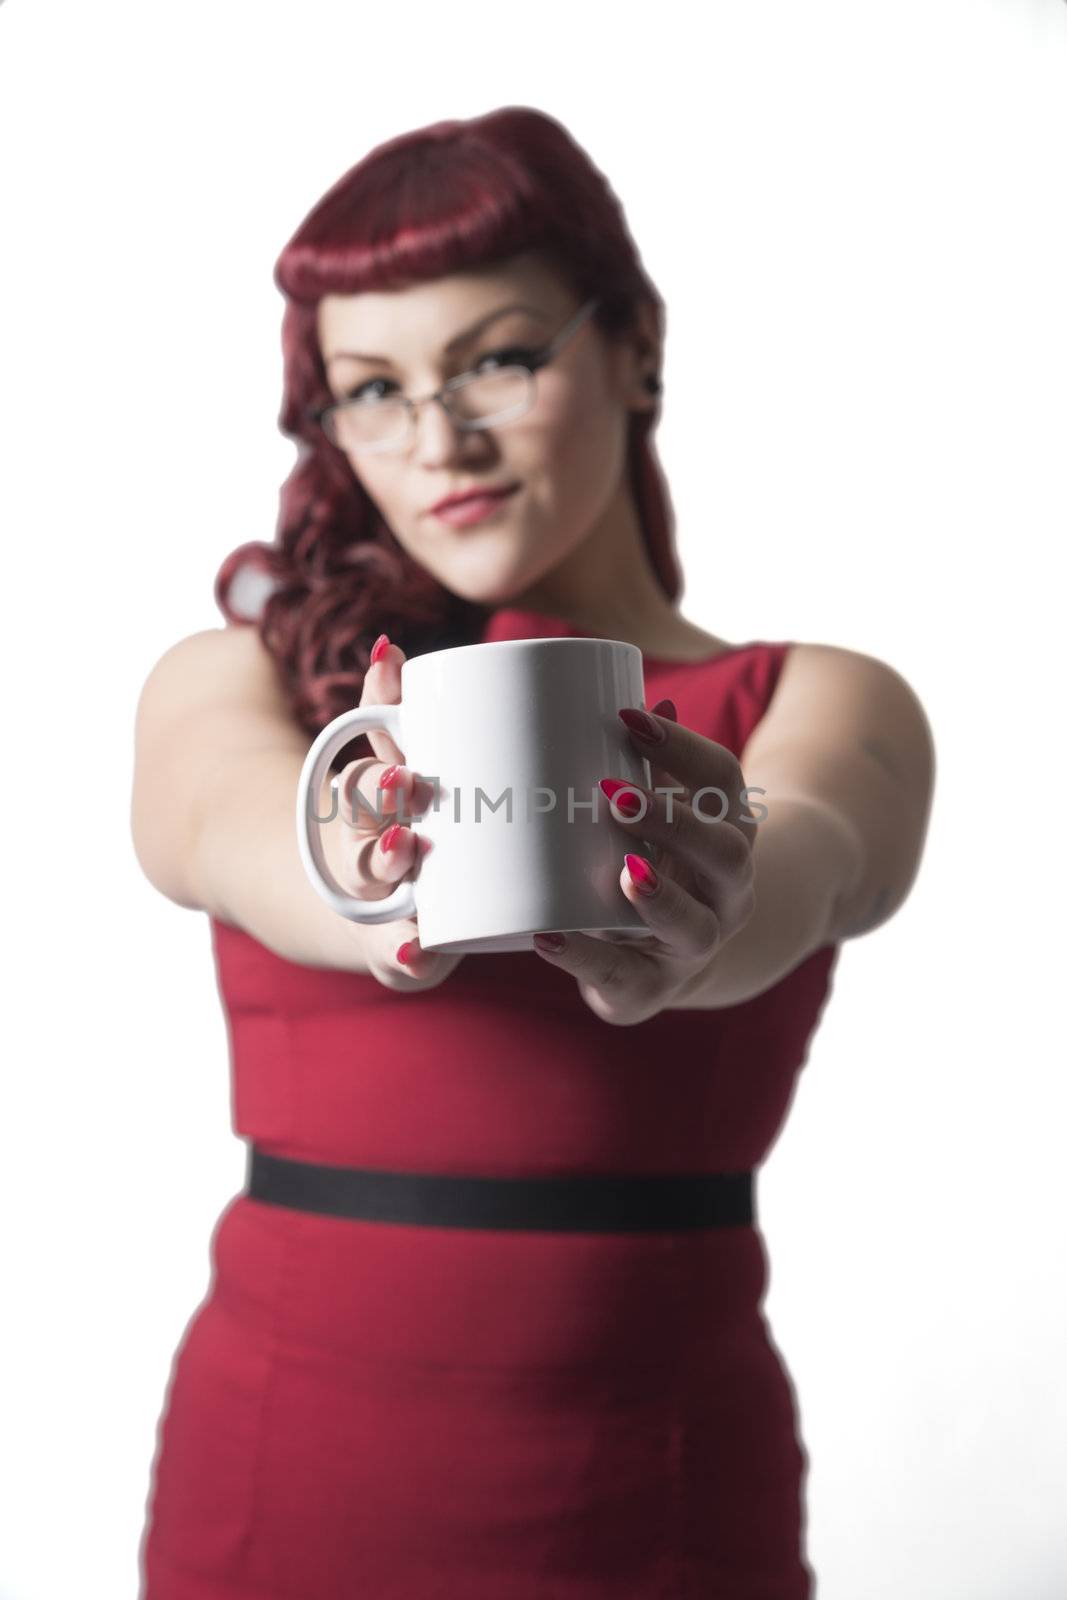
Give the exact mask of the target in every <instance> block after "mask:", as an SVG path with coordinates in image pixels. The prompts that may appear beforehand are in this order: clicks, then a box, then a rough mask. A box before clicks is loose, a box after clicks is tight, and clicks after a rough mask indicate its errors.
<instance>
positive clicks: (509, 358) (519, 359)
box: [474, 345, 537, 372]
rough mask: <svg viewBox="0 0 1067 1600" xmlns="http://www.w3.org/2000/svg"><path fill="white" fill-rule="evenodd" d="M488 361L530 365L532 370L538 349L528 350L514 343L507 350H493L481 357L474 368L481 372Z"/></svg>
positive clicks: (510, 364) (511, 364)
mask: <svg viewBox="0 0 1067 1600" xmlns="http://www.w3.org/2000/svg"><path fill="white" fill-rule="evenodd" d="M487 361H495V362H496V363H497V365H498V366H500V367H512V366H519V367H529V368H530V369H531V371H532V370H533V367H534V366H535V365H536V362H537V351H536V350H527V349H525V348H523V347H521V346H519V345H513V346H512V347H511V348H510V349H507V350H492V351H490V353H489V354H488V355H484V356H482V357H481V358H480V359H479V361H478V365H477V366H476V367H475V369H474V370H475V371H476V372H480V371H481V369H482V367H483V365H484V364H485V362H487Z"/></svg>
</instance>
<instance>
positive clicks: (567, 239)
mask: <svg viewBox="0 0 1067 1600" xmlns="http://www.w3.org/2000/svg"><path fill="white" fill-rule="evenodd" d="M525 251H538V252H541V253H543V254H544V256H545V257H546V259H547V260H548V261H549V262H550V263H551V264H552V265H553V266H554V267H555V268H556V269H557V270H558V271H559V272H560V273H561V275H562V276H563V277H564V279H565V280H566V281H567V282H568V283H569V284H570V285H571V286H572V288H573V290H574V292H575V293H576V294H578V295H579V296H580V297H581V298H582V299H585V298H587V297H589V296H592V295H595V296H597V298H598V300H599V305H598V307H597V310H596V311H595V313H594V317H595V320H596V321H597V322H598V323H599V324H600V326H601V328H602V329H603V330H604V331H605V333H608V334H609V335H610V334H619V333H623V332H626V331H627V330H629V329H630V328H632V327H633V325H634V318H635V312H636V309H637V306H638V304H639V303H640V302H641V301H644V300H647V301H651V302H652V304H653V305H654V306H655V308H656V315H657V318H658V319H659V327H660V332H661V333H662V328H663V303H662V301H661V299H660V296H659V294H658V293H657V291H656V289H655V287H654V285H653V284H652V282H651V280H650V279H649V278H648V277H647V275H646V274H645V272H644V269H643V268H642V266H641V264H640V261H639V258H638V254H637V250H636V247H635V245H634V243H633V241H632V239H631V237H630V234H629V232H628V230H627V227H626V224H625V221H624V218H623V214H622V209H621V207H620V205H619V202H618V200H617V199H616V198H615V195H614V194H613V192H612V190H611V188H610V186H609V184H608V182H607V180H606V179H605V178H604V176H603V175H602V174H601V173H600V172H599V171H598V170H597V169H596V167H594V166H593V164H592V162H591V161H590V160H589V158H588V156H586V154H585V153H584V151H582V150H581V149H580V147H579V146H578V145H577V144H576V143H575V142H574V140H573V139H572V138H571V137H570V135H569V134H568V133H567V132H566V130H565V129H564V128H563V127H562V126H561V125H560V124H559V123H558V122H556V121H555V120H554V119H553V118H551V117H549V116H546V115H545V114H544V113H543V112H540V111H536V110H533V109H531V108H528V107H525V106H506V107H504V108H503V109H501V110H498V111H493V112H490V113H488V114H487V115H485V116H481V117H474V118H470V119H467V120H450V121H447V122H438V123H434V124H432V125H431V126H429V127H427V128H422V129H418V130H416V131H415V132H412V133H406V134H403V135H402V136H400V137H398V138H395V139H391V140H389V141H388V142H387V143H385V144H381V145H379V146H378V147H377V148H376V149H374V150H372V151H370V153H369V154H368V155H366V156H364V158H363V159H362V160H361V161H359V162H357V164H356V165H355V166H354V167H352V168H351V169H350V170H349V171H348V172H346V173H345V174H344V176H343V177H342V178H341V179H340V180H339V181H338V182H337V183H335V184H334V185H333V187H332V188H331V189H329V190H328V191H327V193H326V194H325V195H323V197H322V198H321V199H320V200H319V201H318V203H317V204H316V205H315V206H314V207H313V208H312V210H311V211H310V212H309V213H308V215H307V216H306V217H305V218H304V221H303V222H302V223H301V224H300V226H299V228H298V229H297V230H296V232H295V233H294V234H293V236H292V238H291V239H290V240H289V242H288V244H287V245H286V246H285V248H284V250H283V251H282V253H281V255H280V256H279V258H278V261H277V263H276V265H275V268H274V281H275V283H276V284H277V286H278V288H279V289H280V290H281V291H282V293H283V295H284V296H285V299H286V305H285V310H284V313H283V317H282V353H283V362H284V391H283V399H282V409H281V413H280V415H279V419H278V421H279V426H280V428H281V430H282V432H283V433H285V434H287V435H288V436H289V437H290V438H292V439H294V440H295V441H296V444H297V460H296V464H295V465H294V467H293V469H292V471H291V473H290V474H289V477H288V478H287V479H286V481H285V483H284V484H283V485H282V488H281V492H280V496H279V500H280V511H279V517H278V523H277V531H276V536H275V540H274V543H273V544H267V543H264V542H262V541H254V542H252V543H248V544H242V545H240V546H239V547H238V548H237V549H236V550H233V551H231V553H230V554H229V555H228V556H227V557H226V559H225V561H224V562H223V563H222V566H221V567H220V569H219V571H218V574H217V576H216V578H215V599H216V602H217V604H218V606H219V608H220V610H221V611H222V613H223V615H224V616H225V617H226V620H227V621H228V622H232V623H245V624H250V623H254V624H255V625H256V626H257V627H258V628H259V630H260V635H261V637H262V639H263V642H264V644H265V646H266V648H267V649H268V650H269V652H270V653H271V655H272V656H273V657H274V659H275V661H276V663H277V665H278V668H279V671H280V674H281V677H282V680H283V683H284V685H285V688H286V690H287V693H288V695H289V699H290V703H291V705H292V708H293V712H294V715H295V717H296V718H297V720H298V722H299V723H300V724H301V725H302V726H303V727H304V728H305V729H306V731H307V732H308V733H309V734H310V735H312V736H314V735H315V734H316V733H317V732H318V731H319V729H320V728H323V727H325V725H326V723H327V722H330V721H331V720H332V719H333V718H334V717H336V716H337V715H338V714H339V713H340V712H341V711H344V710H347V709H348V708H349V707H351V706H353V705H356V704H357V703H358V701H359V699H360V696H361V694H362V691H363V678H364V674H365V672H366V670H367V667H368V665H369V660H370V651H371V648H372V646H373V644H374V641H375V639H376V638H377V637H378V635H379V634H380V633H383V632H384V633H388V635H389V637H390V638H391V639H393V640H395V642H396V643H397V644H399V645H400V646H401V648H402V649H403V650H404V652H405V654H406V655H408V656H414V655H418V654H420V653H422V652H423V651H425V650H431V649H441V648H444V647H446V646H447V645H450V644H467V643H473V642H476V641H477V640H478V639H479V638H480V637H481V636H482V630H483V628H484V625H485V623H486V621H487V620H488V617H489V616H490V615H491V613H492V610H493V609H494V607H492V606H484V605H480V604H477V603H475V602H472V601H469V600H465V599H463V598H462V597H460V596H458V595H455V594H453V593H451V591H450V590H448V589H447V588H445V587H444V586H443V585H442V584H441V583H439V582H438V580H437V579H436V578H434V577H432V576H431V574H429V573H428V572H427V571H426V570H425V568H423V567H422V566H421V565H420V564H419V563H418V562H416V561H415V560H414V559H413V558H412V557H411V556H410V555H409V554H408V552H407V551H406V550H405V549H404V548H403V546H402V545H401V544H400V543H399V542H398V540H397V539H396V538H395V536H394V535H393V533H392V531H391V530H390V529H389V528H388V527H387V526H386V524H385V522H384V521H383V519H382V517H381V515H380V514H379V512H378V510H377V507H376V506H375V505H374V504H373V502H372V501H371V499H370V497H369V496H368V495H367V493H366V491H365V490H364V489H363V487H362V485H361V484H360V483H359V482H358V480H357V479H356V477H355V475H354V473H353V472H352V469H351V466H350V464H349V462H348V460H347V458H346V457H345V456H344V454H343V453H342V452H341V451H340V450H338V449H337V448H336V447H335V446H334V445H332V444H330V442H329V441H328V440H327V439H326V438H325V436H324V435H323V433H322V431H321V429H320V428H319V427H318V426H317V424H315V423H314V422H313V421H311V420H310V419H309V415H308V413H309V410H310V409H311V408H313V407H315V406H317V405H325V404H327V403H328V402H329V401H330V400H331V399H332V398H333V396H332V395H331V393H330V391H329V388H328V385H327V382H326V374H325V371H324V369H323V364H322V354H321V350H320V347H319V341H318V330H317V325H316V308H317V305H318V302H319V300H320V299H321V298H322V297H323V296H324V295H327V294H358V293H359V292H360V291H361V290H368V289H373V290H385V289H394V288H404V287H406V286H408V285H410V284H412V283H416V282H426V281H427V280H430V279H433V278H437V277H441V276H444V275H445V274H447V273H451V272H458V271H462V270H464V269H465V268H469V267H476V266H482V265H485V264H487V263H490V262H496V261H503V260H506V259H508V258H509V257H511V256H513V255H517V254H519V253H520V252H525ZM654 416H655V413H653V412H651V411H642V412H634V413H631V416H630V434H629V444H628V451H627V463H628V471H629V476H630V484H631V488H632V491H633V494H634V497H635V504H636V508H637V513H638V518H639V521H640V525H641V528H642V532H643V534H644V537H645V541H646V544H647V548H648V552H649V557H650V559H651V562H652V565H653V567H654V569H655V572H656V575H657V577H658V579H659V581H660V583H661V585H662V586H663V589H664V592H665V593H666V594H667V596H668V598H670V599H672V600H673V599H676V598H677V596H678V593H679V590H680V588H681V579H680V573H679V569H678V565H677V561H676V557H675V553H674V546H673V537H672V532H673V516H672V514H671V511H670V507H669V502H668V498H667V489H666V484H665V481H664V478H663V474H662V471H661V469H660V466H659V463H658V460H657V458H656V455H655V451H654V448H653V445H652V441H651V438H650V432H651V428H652V425H653V420H654ZM235 589H236V590H237V591H238V592H239V591H240V590H241V589H243V590H244V600H243V601H242V600H241V599H239V598H238V593H235ZM371 753H372V752H371V747H370V744H369V741H368V740H367V738H366V736H365V735H360V736H359V738H357V739H355V740H353V741H352V742H351V743H350V745H348V746H346V748H345V749H344V750H343V751H342V752H340V755H339V756H338V758H337V759H336V760H335V762H334V767H335V768H336V769H339V768H340V766H342V765H343V764H344V763H345V762H346V761H350V760H352V759H353V758H354V756H356V755H364V754H371Z"/></svg>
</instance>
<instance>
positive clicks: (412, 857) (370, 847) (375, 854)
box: [352, 822, 419, 887]
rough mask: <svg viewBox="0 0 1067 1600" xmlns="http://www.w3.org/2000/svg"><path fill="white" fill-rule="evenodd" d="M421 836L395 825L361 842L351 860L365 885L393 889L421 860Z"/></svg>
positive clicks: (397, 823)
mask: <svg viewBox="0 0 1067 1600" xmlns="http://www.w3.org/2000/svg"><path fill="white" fill-rule="evenodd" d="M418 854H419V850H418V836H417V834H415V833H413V832H412V830H411V829H410V828H406V827H405V826H404V825H403V823H400V822H392V823H390V824H389V826H388V827H386V828H384V829H383V830H382V832H381V833H380V834H372V835H371V836H370V837H369V838H364V839H361V840H360V841H359V842H358V844H357V845H356V849H355V854H354V856H353V860H352V867H353V871H354V872H355V874H356V876H357V879H358V881H359V882H360V883H362V884H367V883H368V882H369V883H376V884H388V885H389V886H390V887H392V886H394V885H395V884H396V883H398V882H399V880H400V879H401V878H402V877H403V876H404V875H405V873H407V872H409V871H410V870H411V868H412V867H413V866H414V865H415V863H416V861H417V860H418Z"/></svg>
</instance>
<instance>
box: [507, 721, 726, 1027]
mask: <svg viewBox="0 0 1067 1600" xmlns="http://www.w3.org/2000/svg"><path fill="white" fill-rule="evenodd" d="M630 714H631V713H630V710H629V708H628V710H627V715H630ZM676 715H677V714H676V712H675V710H674V706H673V705H672V704H671V702H670V701H669V700H661V701H659V702H658V703H657V705H656V706H655V707H654V708H653V711H652V713H651V714H650V713H648V712H637V716H638V717H641V716H643V717H645V718H647V719H648V721H649V722H650V723H651V725H652V727H653V728H658V729H659V730H660V731H661V732H662V734H663V738H662V741H661V742H659V743H656V742H654V741H652V740H648V739H644V738H641V737H639V735H638V734H637V732H636V731H635V730H634V729H633V728H630V729H629V731H630V737H631V738H632V739H633V741H634V745H635V747H636V748H637V749H638V750H640V751H641V753H642V755H645V756H647V757H648V758H649V763H650V768H651V772H652V790H651V791H649V790H646V789H644V788H642V787H641V786H640V785H639V784H634V783H630V782H629V781H628V780H627V781H625V782H620V781H619V780H614V784H615V793H614V797H613V798H612V799H611V800H610V809H611V820H612V821H613V823H614V824H615V825H616V826H617V827H619V828H620V829H621V830H622V831H623V833H627V832H628V833H632V834H633V835H634V838H633V840H632V843H633V845H634V847H635V848H634V850H633V852H631V860H632V861H633V860H634V858H635V857H637V862H636V870H637V871H638V872H640V871H641V869H642V867H645V868H648V869H649V870H650V871H651V866H650V863H648V862H647V861H645V860H644V858H643V857H642V856H640V854H639V852H638V850H637V849H636V846H637V844H638V841H639V840H641V839H646V840H648V841H649V842H650V843H651V844H652V845H654V846H655V847H656V866H655V871H654V872H652V881H651V882H650V883H649V884H648V886H647V889H646V887H645V886H643V885H641V884H640V883H639V882H638V881H637V880H636V878H635V877H632V876H631V874H630V870H629V867H628V866H627V864H626V862H625V860H624V859H623V856H624V852H625V848H626V841H625V840H622V841H620V868H621V870H620V874H619V884H620V887H621V888H622V892H623V894H624V895H625V896H626V898H627V900H629V902H630V904H631V905H632V906H633V907H634V909H635V910H636V911H637V913H638V915H639V916H640V917H641V918H642V920H643V921H644V922H645V923H647V924H648V926H649V928H650V929H651V930H652V932H653V934H654V935H655V937H654V938H651V939H642V940H641V941H640V943H633V944H629V943H622V944H620V943H617V942H615V941H614V940H613V939H612V936H611V935H610V934H607V935H602V936H599V935H596V934H588V933H567V934H554V935H544V934H535V935H534V939H535V948H536V949H537V950H538V952H539V954H541V955H542V956H543V957H544V959H545V960H546V961H550V962H551V963H552V965H553V966H555V967H561V968H562V969H563V970H564V971H565V972H570V973H573V975H574V977H575V978H576V979H577V981H578V988H579V991H580V993H581V996H582V999H583V1000H584V1001H585V1003H586V1005H587V1006H589V1008H590V1010H592V1011H594V1012H595V1013H596V1015H597V1016H598V1017H601V1018H602V1019H603V1021H605V1022H613V1023H616V1024H618V1025H620V1026H628V1025H629V1024H631V1023H634V1022H644V1021H646V1020H647V1019H648V1018H649V1017H654V1016H656V1015H657V1013H658V1012H660V1011H662V1010H664V1009H665V1007H667V1006H669V1005H670V1003H671V1001H672V1000H674V999H675V998H676V997H677V996H678V995H679V994H680V993H681V991H682V990H683V989H684V988H685V987H686V986H687V985H688V984H689V983H690V982H691V981H692V979H693V978H695V977H696V976H697V975H698V974H699V973H700V972H701V971H703V970H705V969H706V968H707V967H708V966H709V964H710V963H711V961H712V959H713V957H714V956H715V955H716V953H717V952H718V950H719V949H720V948H721V947H722V945H723V944H725V943H726V941H727V940H728V939H732V938H733V936H734V934H735V933H737V932H738V931H739V930H740V929H741V928H743V927H744V925H745V923H746V922H747V921H748V919H749V917H750V916H751V915H752V912H753V910H754V908H755V903H756V897H755V883H754V879H755V871H754V866H753V859H752V848H753V843H754V840H755V832H756V825H755V819H754V817H753V814H752V812H751V811H750V810H749V808H748V806H747V805H746V803H745V801H744V800H743V799H742V794H741V791H742V789H743V788H744V778H743V777H742V773H741V766H740V763H739V762H738V760H737V758H736V756H734V755H733V754H732V753H731V752H730V751H729V750H727V749H725V748H724V746H723V745H721V744H716V743H715V741H714V740H712V739H705V738H704V737H703V736H702V735H701V734H699V733H695V732H694V731H693V729H692V728H686V727H683V726H681V725H680V724H679V723H678V722H677V721H676V720H675V719H676ZM623 720H624V721H625V720H626V719H625V718H624V719H623ZM628 726H629V725H628ZM653 754H654V755H655V764H653V761H652V757H653ZM605 776H606V777H609V775H608V774H605ZM627 791H629V792H632V793H636V794H637V795H640V796H642V797H643V802H644V803H643V804H641V805H639V806H638V807H637V809H636V815H634V816H633V817H627V816H624V815H623V814H622V808H621V806H620V804H619V802H620V801H621V800H623V798H624V795H625V793H626V792H627ZM667 791H671V792H667ZM700 791H704V792H703V793H701V792H700ZM694 796H696V797H697V801H696V807H695V808H694V804H693V797H694ZM720 818H721V820H719V819H720ZM742 818H747V819H748V820H747V821H746V822H745V823H744V824H743V825H740V826H739V824H741V819H742ZM544 938H555V939H559V938H562V939H563V941H564V943H563V946H562V948H560V949H559V950H551V949H548V948H546V947H545V946H543V945H541V944H539V943H537V942H536V941H538V940H541V939H544Z"/></svg>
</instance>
